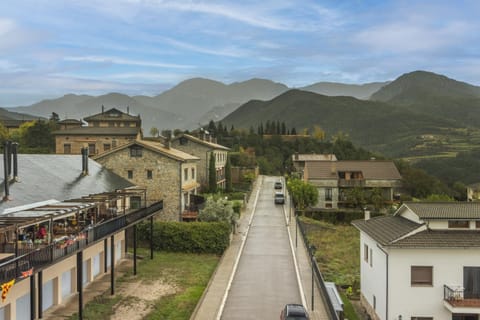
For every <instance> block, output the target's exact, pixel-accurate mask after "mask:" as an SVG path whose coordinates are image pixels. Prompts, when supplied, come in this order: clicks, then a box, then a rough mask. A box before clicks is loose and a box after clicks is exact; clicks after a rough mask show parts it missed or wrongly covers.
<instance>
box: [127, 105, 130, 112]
mask: <svg viewBox="0 0 480 320" xmlns="http://www.w3.org/2000/svg"><path fill="white" fill-rule="evenodd" d="M127 114H130V106H127Z"/></svg>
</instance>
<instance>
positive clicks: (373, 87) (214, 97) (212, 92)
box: [8, 78, 386, 134]
mask: <svg viewBox="0 0 480 320" xmlns="http://www.w3.org/2000/svg"><path fill="white" fill-rule="evenodd" d="M385 84H386V83H372V84H365V85H346V84H340V83H329V82H319V83H315V84H312V85H310V86H307V87H304V88H302V89H304V90H307V91H311V92H316V93H321V94H326V95H347V96H354V97H357V98H359V99H363V98H366V97H369V96H370V95H371V94H372V93H374V92H376V91H377V90H378V88H380V87H381V86H383V85H385ZM288 90H290V88H288V87H287V86H286V85H284V84H281V83H276V82H273V81H270V80H265V79H251V80H247V81H243V82H235V83H232V84H228V85H226V84H224V83H221V82H218V81H214V80H210V79H203V78H193V79H189V80H186V81H183V82H181V83H179V84H178V85H176V86H175V87H173V88H171V89H169V90H167V91H165V92H163V93H161V94H159V95H156V96H153V97H150V96H132V97H130V96H128V95H124V94H121V93H109V94H105V95H101V96H97V97H94V96H89V95H74V94H67V95H65V96H63V97H60V98H57V99H51V100H43V101H40V102H38V103H35V104H32V105H30V106H19V107H13V108H8V110H10V111H14V112H22V113H26V114H31V115H34V116H42V117H47V118H48V117H50V115H51V114H52V112H55V113H57V114H58V115H59V116H60V119H66V118H70V119H72V118H73V119H80V118H84V117H86V116H89V115H92V114H96V113H99V112H100V111H101V109H102V106H104V107H105V108H106V109H108V108H113V107H115V108H117V109H120V110H122V111H124V112H126V111H127V107H128V111H129V112H130V113H131V114H135V115H137V114H140V115H141V118H142V122H143V124H142V127H143V128H144V131H145V133H146V134H148V132H149V130H150V129H151V128H152V127H156V128H157V129H159V130H163V129H177V128H178V129H193V128H197V127H198V126H199V124H205V123H208V122H209V121H210V120H214V121H218V120H221V119H222V118H223V117H225V116H226V115H228V114H229V113H231V112H232V111H234V110H235V109H236V108H238V107H239V106H240V105H242V104H244V103H246V102H248V101H250V100H252V99H258V100H270V99H272V98H274V97H276V96H278V95H280V94H282V93H284V92H286V91H288Z"/></svg>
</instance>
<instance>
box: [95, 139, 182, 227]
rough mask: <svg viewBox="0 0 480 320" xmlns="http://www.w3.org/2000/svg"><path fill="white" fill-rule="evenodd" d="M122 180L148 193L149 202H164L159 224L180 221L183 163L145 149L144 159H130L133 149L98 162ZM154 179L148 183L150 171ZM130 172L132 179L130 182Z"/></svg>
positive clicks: (124, 150)
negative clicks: (161, 221) (164, 221)
mask: <svg viewBox="0 0 480 320" xmlns="http://www.w3.org/2000/svg"><path fill="white" fill-rule="evenodd" d="M97 162H99V163H100V164H102V165H103V166H105V167H107V168H108V169H110V170H112V171H113V172H115V173H116V174H118V175H119V176H121V177H123V178H125V179H127V180H129V181H131V182H132V183H134V184H135V185H137V186H139V187H142V188H146V189H147V200H148V201H158V200H162V199H163V212H162V213H161V214H160V215H158V218H159V219H160V220H166V221H181V209H182V208H181V201H182V200H181V196H182V190H181V179H182V172H181V170H182V166H181V162H180V161H177V160H173V159H171V158H168V157H166V156H163V155H161V154H159V153H156V152H153V151H150V150H147V149H145V148H143V151H142V156H141V157H131V156H130V148H125V149H122V150H118V151H117V152H115V153H112V154H109V155H106V156H104V157H101V158H100V159H98V160H97ZM149 170H151V171H152V178H151V179H148V177H147V175H148V171H149ZM128 171H131V172H132V174H133V177H132V178H131V179H129V178H128Z"/></svg>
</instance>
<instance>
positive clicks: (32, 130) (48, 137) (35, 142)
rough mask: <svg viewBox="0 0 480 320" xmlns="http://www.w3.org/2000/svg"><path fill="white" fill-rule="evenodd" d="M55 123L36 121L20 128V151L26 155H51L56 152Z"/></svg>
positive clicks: (24, 124) (26, 123)
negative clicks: (53, 132) (53, 131)
mask: <svg viewBox="0 0 480 320" xmlns="http://www.w3.org/2000/svg"><path fill="white" fill-rule="evenodd" d="M53 129H54V123H53V122H50V121H48V122H47V121H43V120H35V121H30V122H25V123H23V124H22V125H20V127H19V128H18V132H17V134H18V136H17V137H18V140H19V143H20V151H21V152H24V153H51V152H53V151H54V150H55V138H54V137H53V135H52V130H53Z"/></svg>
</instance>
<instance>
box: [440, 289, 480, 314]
mask: <svg viewBox="0 0 480 320" xmlns="http://www.w3.org/2000/svg"><path fill="white" fill-rule="evenodd" d="M443 302H444V306H445V307H446V308H447V309H448V310H449V311H450V312H452V313H480V294H474V293H469V292H466V291H465V289H464V288H463V287H462V286H447V285H444V286H443Z"/></svg>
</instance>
